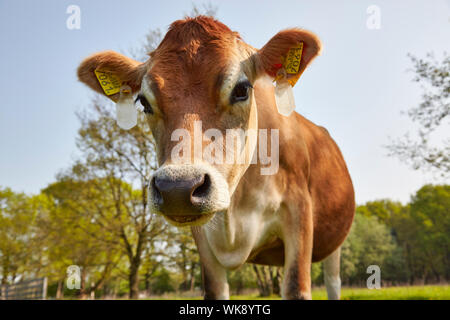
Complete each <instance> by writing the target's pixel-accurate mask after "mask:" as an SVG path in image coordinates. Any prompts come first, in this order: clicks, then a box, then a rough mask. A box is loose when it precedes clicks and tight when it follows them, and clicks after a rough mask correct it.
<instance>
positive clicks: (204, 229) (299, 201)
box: [78, 16, 355, 299]
mask: <svg viewBox="0 0 450 320" xmlns="http://www.w3.org/2000/svg"><path fill="white" fill-rule="evenodd" d="M299 43H303V54H302V56H301V61H300V67H299V70H298V74H301V73H302V72H303V71H304V70H305V68H306V67H307V66H308V65H309V64H310V63H311V61H312V60H313V59H314V58H315V57H316V56H317V55H318V54H319V53H320V51H321V43H320V40H319V39H318V38H317V37H316V36H315V35H314V34H313V33H311V32H309V31H305V30H302V29H288V30H284V31H281V32H279V33H278V34H277V35H275V36H274V37H273V38H272V39H271V40H270V41H269V42H268V43H267V44H266V45H265V46H264V47H263V48H262V49H260V50H257V49H255V48H253V47H251V46H250V45H248V44H246V43H245V42H244V41H243V40H242V38H241V37H240V36H239V34H238V33H236V32H233V31H231V30H230V29H229V28H228V27H226V26H225V25H224V24H222V23H220V22H218V21H216V20H214V19H212V18H209V17H203V16H200V17H195V18H186V19H185V20H179V21H175V22H174V23H173V24H172V25H171V26H170V29H169V31H168V32H167V34H166V36H165V37H164V39H163V40H162V42H161V44H160V45H159V47H158V48H157V49H156V50H155V51H153V52H152V53H151V54H150V58H149V59H148V61H147V62H145V63H139V62H137V61H134V60H132V59H130V58H127V57H125V56H123V55H121V54H118V53H115V52H112V51H106V52H100V53H97V54H94V55H92V56H90V57H88V58H87V59H85V60H84V61H83V62H82V63H81V65H80V67H79V69H78V76H79V79H80V80H81V81H82V82H84V83H86V84H87V85H88V86H89V87H91V88H92V89H94V90H96V91H97V92H100V93H104V92H103V90H102V87H101V86H100V84H99V82H98V80H97V78H96V76H95V74H94V71H95V70H107V71H110V72H113V73H114V74H115V75H117V76H118V77H119V78H120V79H121V81H122V82H123V83H125V84H127V85H128V86H129V88H131V90H132V93H133V94H138V95H137V99H138V100H140V102H141V103H142V105H143V106H144V107H145V108H144V112H146V114H147V118H148V122H149V124H150V126H151V128H152V132H153V135H154V138H155V141H156V146H157V158H158V162H159V165H160V168H159V169H158V170H157V171H156V172H155V173H154V175H153V177H152V179H151V186H150V190H149V198H150V203H152V206H151V208H152V209H151V210H152V212H154V213H158V214H162V215H164V217H165V218H166V219H167V220H168V221H169V222H170V223H172V224H174V225H178V226H186V225H190V226H191V229H192V233H193V236H194V238H195V241H196V244H197V247H198V251H199V254H200V258H201V263H202V271H203V282H204V289H205V298H210V299H228V298H229V289H228V284H227V279H226V270H227V269H235V268H238V267H239V266H241V265H242V264H244V263H245V262H252V263H258V264H267V265H280V266H284V268H285V276H284V281H283V290H282V295H283V298H285V299H310V298H311V276H310V269H311V262H315V261H321V260H323V259H325V258H326V259H325V263H324V273H325V284H326V286H327V291H328V296H329V298H339V294H340V278H339V247H340V245H341V244H342V242H343V241H344V239H345V237H346V235H347V234H348V232H349V229H350V226H351V224H352V221H353V215H354V210H355V201H354V191H353V186H352V182H351V179H350V176H349V173H348V170H347V167H346V164H345V162H344V159H343V157H342V155H341V152H340V151H339V148H338V147H337V145H336V143H335V142H334V141H333V139H332V138H331V137H330V135H329V134H328V132H327V130H325V129H324V128H322V127H319V126H317V125H315V124H314V123H312V122H310V121H308V120H307V119H305V118H304V117H302V116H301V115H299V114H297V113H295V112H294V113H293V114H291V115H290V116H287V117H286V116H283V115H281V114H279V113H278V112H277V107H276V102H275V98H274V86H273V80H274V78H275V76H276V74H277V71H278V70H279V69H280V68H281V66H282V63H283V61H284V60H283V59H282V57H285V56H286V54H287V53H288V51H289V50H290V48H292V47H293V46H295V45H298V44H299ZM119 97H120V94H119V93H116V94H112V95H109V98H111V99H112V100H114V101H117V100H118V99H119ZM199 124H200V125H199ZM230 129H242V131H245V132H247V131H250V130H267V131H266V132H267V133H268V135H275V137H276V138H277V139H274V140H270V143H269V145H270V150H272V152H275V154H277V153H276V152H277V151H278V152H279V153H278V154H279V159H276V160H279V162H277V164H278V167H277V171H276V172H275V173H274V174H262V172H263V171H262V169H264V167H266V165H267V163H258V162H256V163H254V161H253V157H249V156H244V157H242V154H244V153H245V154H247V155H255V154H256V153H257V152H258V147H257V146H258V145H259V146H260V148H261V142H262V141H261V136H257V135H247V136H245V137H244V140H242V141H243V146H242V147H243V151H245V152H242V153H239V152H235V151H234V150H235V149H234V144H233V151H232V155H233V157H234V156H236V158H234V159H235V160H236V161H233V162H231V163H230V162H226V163H223V162H222V163H215V162H214V161H213V162H212V163H211V162H210V161H209V162H208V161H205V160H204V159H203V158H202V155H203V154H202V153H199V152H198V150H196V148H198V144H199V143H198V141H197V142H194V141H193V140H192V141H191V140H190V139H194V138H192V137H195V136H196V135H198V133H200V134H202V135H203V136H206V137H211V136H215V137H216V136H219V135H220V134H224V135H226V134H228V133H229V130H230ZM175 132H177V134H174V133H175ZM259 132H261V131H259ZM186 133H187V135H186ZM276 134H278V135H279V136H277V135H276ZM181 137H182V138H183V139H181ZM181 140H182V141H183V143H184V146H185V147H186V148H187V151H186V148H185V149H182V148H181V151H180V141H181ZM212 140H213V139H212V138H211V139H204V140H201V142H200V148H202V147H203V148H208V143H210V144H211V143H212ZM230 141H231V140H230ZM230 141H229V140H227V141H226V142H224V141H223V139H222V140H220V144H217V143H218V142H217V141H216V143H215V147H217V146H219V147H220V148H222V149H221V151H223V152H227V151H229V150H230V148H231V145H229V143H230ZM191 142H193V143H191ZM264 143H266V141H264ZM272 147H276V148H272ZM174 149H177V152H176V153H174ZM215 150H216V151H215V153H217V149H215ZM174 154H176V155H178V156H180V155H181V154H182V157H181V158H182V161H181V162H180V161H179V160H177V161H175V159H174V157H175V156H174ZM272 155H273V154H272ZM239 159H240V160H242V161H237V160H239Z"/></svg>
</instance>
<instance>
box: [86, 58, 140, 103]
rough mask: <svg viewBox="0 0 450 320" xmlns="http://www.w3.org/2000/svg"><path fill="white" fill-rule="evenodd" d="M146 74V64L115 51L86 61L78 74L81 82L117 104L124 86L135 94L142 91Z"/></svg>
mask: <svg viewBox="0 0 450 320" xmlns="http://www.w3.org/2000/svg"><path fill="white" fill-rule="evenodd" d="M145 72H146V66H145V63H141V62H138V61H136V60H133V59H130V58H128V57H126V56H124V55H122V54H120V53H117V52H114V51H103V52H98V53H95V54H93V55H91V56H89V57H87V58H86V59H84V60H83V62H81V64H80V66H79V67H78V72H77V73H78V79H79V80H80V81H81V82H83V83H85V84H86V85H88V86H89V87H90V88H91V89H93V90H94V91H96V92H98V93H101V94H103V95H105V96H107V97H108V98H110V99H111V100H113V101H115V102H117V100H118V99H119V96H120V93H119V92H120V87H121V86H122V85H128V86H129V87H130V88H131V90H132V91H133V93H134V92H137V91H139V90H140V87H141V81H142V78H143V76H144V75H145Z"/></svg>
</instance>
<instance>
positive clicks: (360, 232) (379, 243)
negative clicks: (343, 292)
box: [341, 213, 396, 284]
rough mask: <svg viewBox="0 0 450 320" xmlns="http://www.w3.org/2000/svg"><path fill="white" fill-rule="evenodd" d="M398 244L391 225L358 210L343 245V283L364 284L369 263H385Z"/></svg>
mask: <svg viewBox="0 0 450 320" xmlns="http://www.w3.org/2000/svg"><path fill="white" fill-rule="evenodd" d="M395 248H396V246H395V243H394V241H393V239H392V236H391V234H390V230H389V228H388V227H387V226H386V225H384V224H382V223H380V222H379V220H378V219H377V218H376V217H374V216H372V217H366V216H363V215H361V214H359V213H357V214H356V215H355V220H354V223H353V226H352V229H351V231H350V234H349V236H348V237H347V240H346V241H345V242H344V244H343V245H342V249H341V253H342V264H341V277H342V280H343V282H344V283H348V284H362V283H365V280H366V279H367V273H366V270H367V267H368V266H370V265H378V266H380V268H381V270H384V265H385V262H386V260H387V258H388V257H389V256H391V255H392V252H393V251H394V250H395Z"/></svg>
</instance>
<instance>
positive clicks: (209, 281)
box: [191, 227, 230, 300]
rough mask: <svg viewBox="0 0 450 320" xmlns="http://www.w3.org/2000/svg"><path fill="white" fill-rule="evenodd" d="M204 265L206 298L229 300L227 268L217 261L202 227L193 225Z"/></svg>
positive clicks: (203, 277)
mask: <svg viewBox="0 0 450 320" xmlns="http://www.w3.org/2000/svg"><path fill="white" fill-rule="evenodd" d="M191 229H192V234H193V236H194V240H195V243H196V245H197V249H198V253H199V255H200V263H201V265H202V282H203V291H204V292H203V296H204V298H205V300H228V299H230V290H229V286H228V280H227V272H226V269H225V268H224V267H223V266H222V265H221V264H220V263H219V262H218V261H217V259H216V257H215V256H214V254H213V253H212V251H211V248H210V247H209V245H208V241H207V239H206V237H205V236H204V234H203V232H202V231H201V229H200V227H192V228H191Z"/></svg>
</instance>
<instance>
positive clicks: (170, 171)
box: [149, 164, 230, 226]
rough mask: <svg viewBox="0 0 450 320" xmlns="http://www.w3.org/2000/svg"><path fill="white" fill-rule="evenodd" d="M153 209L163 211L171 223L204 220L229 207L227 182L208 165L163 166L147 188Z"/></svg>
mask: <svg viewBox="0 0 450 320" xmlns="http://www.w3.org/2000/svg"><path fill="white" fill-rule="evenodd" d="M149 200H150V208H151V210H152V212H154V213H159V214H163V215H164V216H165V218H166V219H167V220H168V221H169V222H170V223H172V224H174V225H178V226H181V225H183V226H184V225H199V224H203V223H206V222H207V221H208V220H209V219H210V218H211V217H212V215H213V214H214V213H216V212H218V211H223V210H225V209H227V208H228V205H229V202H230V197H229V194H228V184H227V183H226V181H225V179H224V178H223V177H222V175H221V174H220V173H219V172H217V171H216V170H215V169H214V168H212V167H210V166H207V165H173V164H171V165H164V166H162V167H161V168H160V169H158V170H157V171H156V172H155V174H154V175H153V177H152V179H151V183H150V187H149Z"/></svg>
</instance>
